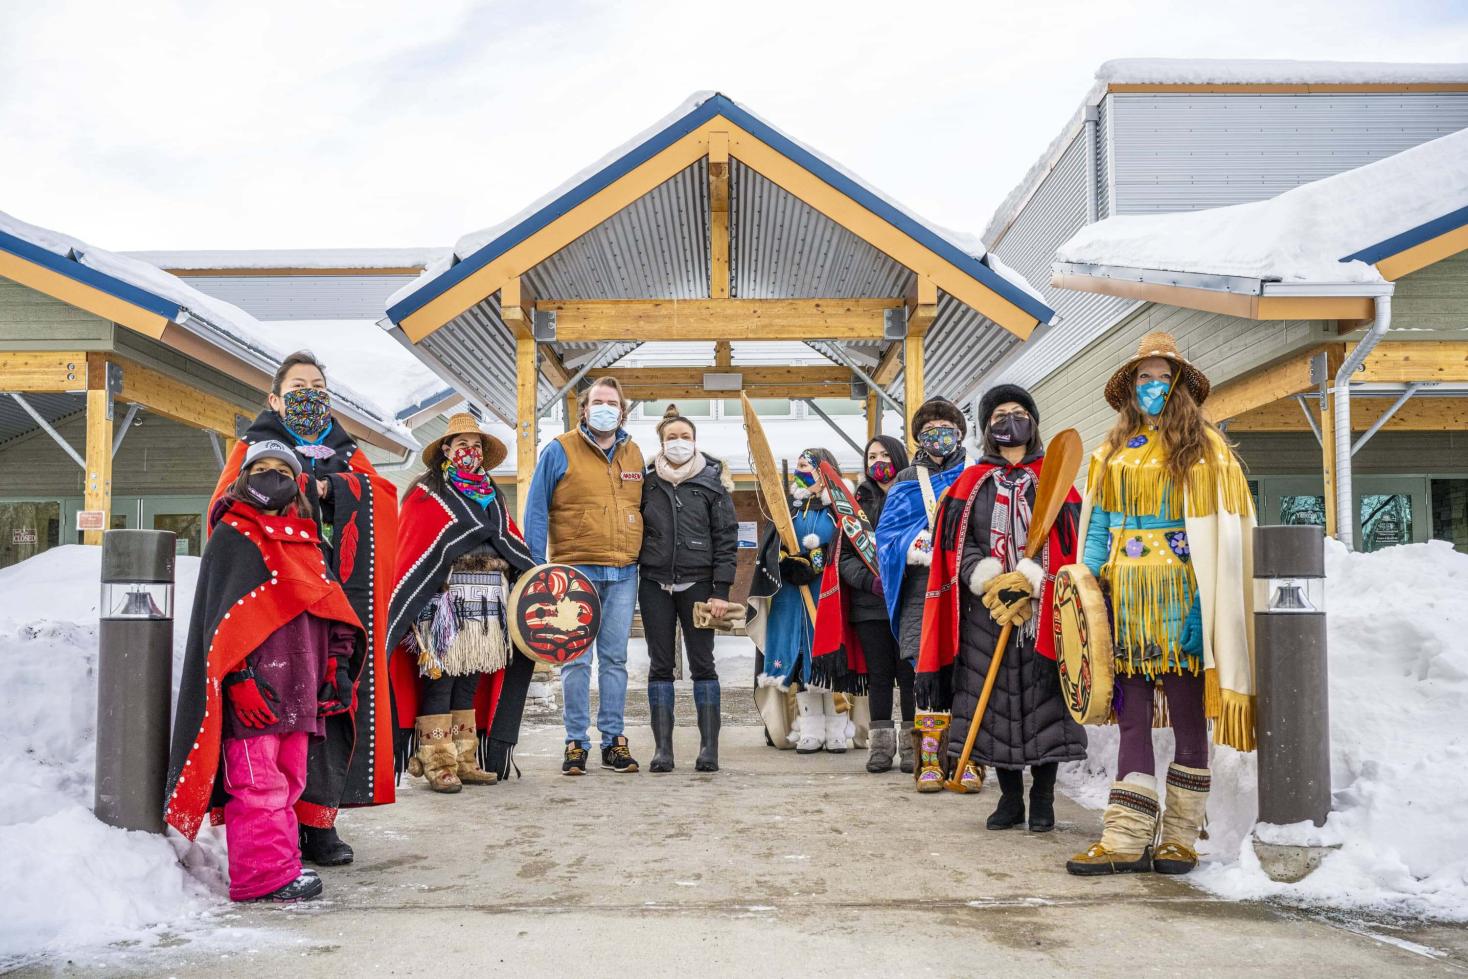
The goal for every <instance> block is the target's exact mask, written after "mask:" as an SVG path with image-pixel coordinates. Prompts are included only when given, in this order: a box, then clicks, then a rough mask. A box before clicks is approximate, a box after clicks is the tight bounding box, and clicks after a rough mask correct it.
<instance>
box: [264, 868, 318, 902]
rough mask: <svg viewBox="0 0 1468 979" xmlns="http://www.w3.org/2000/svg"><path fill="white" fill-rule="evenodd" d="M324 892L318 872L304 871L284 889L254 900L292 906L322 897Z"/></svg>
mask: <svg viewBox="0 0 1468 979" xmlns="http://www.w3.org/2000/svg"><path fill="white" fill-rule="evenodd" d="M322 890H323V885H322V883H321V878H320V877H317V876H316V872H315V871H303V872H302V873H301V875H300V876H299V877H297V878H296V879H295V880H293V881H291V882H290V883H289V884H286V885H285V886H284V887H279V888H276V889H275V890H273V891H271V892H270V893H269V894H262V895H261V896H260V897H257V898H254V900H256V901H272V902H274V903H276V904H290V903H292V902H293V901H311V900H314V899H316V898H318V897H320V896H321V891H322Z"/></svg>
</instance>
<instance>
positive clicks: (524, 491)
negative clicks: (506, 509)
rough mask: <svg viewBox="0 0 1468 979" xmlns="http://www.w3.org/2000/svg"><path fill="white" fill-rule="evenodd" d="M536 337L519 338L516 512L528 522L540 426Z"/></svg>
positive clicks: (516, 350) (516, 372)
mask: <svg viewBox="0 0 1468 979" xmlns="http://www.w3.org/2000/svg"><path fill="white" fill-rule="evenodd" d="M536 387H537V385H536V369H535V338H534V337H532V336H531V335H530V334H529V332H522V333H521V334H520V335H519V336H517V337H516V338H515V389H516V392H517V397H516V408H515V419H516V422H517V425H516V430H515V510H516V513H517V514H518V517H519V519H520V520H522V521H523V520H524V519H525V501H526V500H527V499H528V498H529V497H530V479H531V477H532V476H534V475H535V449H536V435H537V432H538V431H539V428H540V425H539V422H538V419H537V418H536V417H535V395H536Z"/></svg>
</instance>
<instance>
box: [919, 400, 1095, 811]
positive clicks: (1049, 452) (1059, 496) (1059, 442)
mask: <svg viewBox="0 0 1468 979" xmlns="http://www.w3.org/2000/svg"><path fill="white" fill-rule="evenodd" d="M1083 455H1084V452H1083V451H1082V449H1081V436H1080V433H1078V432H1077V431H1076V430H1075V429H1073V428H1067V429H1066V430H1065V431H1063V432H1060V433H1059V434H1057V435H1056V436H1055V437H1054V438H1053V439H1051V440H1050V444H1049V446H1047V447H1046V449H1045V465H1044V466H1043V467H1041V469H1040V482H1039V485H1038V486H1036V487H1035V505H1034V508H1033V509H1032V510H1031V511H1030V530H1029V543H1028V544H1026V545H1025V557H1027V558H1029V559H1030V560H1032V561H1033V560H1034V559H1035V555H1037V554H1039V553H1040V550H1041V549H1042V548H1043V547H1044V546H1045V542H1046V541H1047V540H1049V539H1050V528H1051V527H1053V526H1054V525H1055V520H1056V518H1057V517H1059V516H1060V508H1061V507H1062V506H1064V505H1065V498H1066V496H1068V495H1069V494H1070V488H1071V486H1072V484H1074V483H1075V481H1076V473H1078V472H1080V468H1081V458H1082V456H1083ZM1013 630H1014V623H1012V622H1011V623H1007V624H1005V626H1004V628H1002V629H1000V630H999V642H998V643H997V644H996V645H995V646H994V655H993V656H992V657H990V659H989V673H988V675H987V676H985V677H984V689H983V692H982V693H980V694H979V703H978V705H977V706H976V707H975V708H974V716H973V718H972V719H971V720H970V721H969V725H968V737H966V738H964V740H963V754H961V755H959V757H958V764H957V765H956V766H954V769H953V775H952V776H951V777H950V778H949V779H948V781H946V782H944V783H943V787H944V788H945V789H949V790H951V791H954V792H965V791H967V789H965V788H964V785H963V781H962V780H963V770H964V769H965V768H967V767H968V760H969V756H970V755H972V754H973V752H974V741H975V740H976V739H977V738H978V736H979V725H980V724H982V723H983V721H984V712H985V711H986V710H988V709H989V695H990V694H992V693H993V692H994V681H995V680H997V679H998V678H999V664H1000V663H1001V662H1002V661H1003V659H1004V649H1005V647H1007V646H1008V645H1009V634H1010V633H1011V632H1012V631H1013Z"/></svg>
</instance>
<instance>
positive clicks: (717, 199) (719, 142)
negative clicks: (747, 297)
mask: <svg viewBox="0 0 1468 979" xmlns="http://www.w3.org/2000/svg"><path fill="white" fill-rule="evenodd" d="M709 297H710V298H712V299H728V298H729V134H728V133H725V132H712V133H709Z"/></svg>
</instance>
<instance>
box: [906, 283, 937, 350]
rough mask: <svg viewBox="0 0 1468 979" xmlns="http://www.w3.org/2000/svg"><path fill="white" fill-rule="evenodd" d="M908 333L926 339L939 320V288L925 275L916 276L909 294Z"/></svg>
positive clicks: (907, 300)
mask: <svg viewBox="0 0 1468 979" xmlns="http://www.w3.org/2000/svg"><path fill="white" fill-rule="evenodd" d="M906 302H907V332H908V335H909V336H912V335H916V336H920V337H925V336H927V335H928V328H929V327H931V326H932V325H933V321H934V320H935V319H937V318H938V286H937V284H936V283H935V282H933V280H932V279H930V278H928V277H927V276H925V275H915V276H913V278H912V286H911V287H910V288H909V289H908V292H907V299H906Z"/></svg>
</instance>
